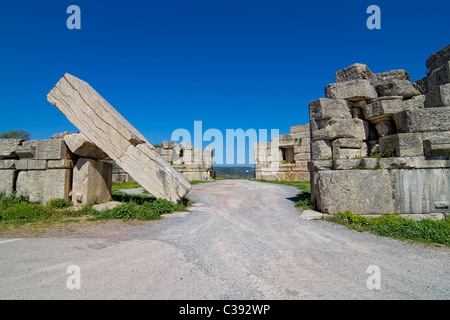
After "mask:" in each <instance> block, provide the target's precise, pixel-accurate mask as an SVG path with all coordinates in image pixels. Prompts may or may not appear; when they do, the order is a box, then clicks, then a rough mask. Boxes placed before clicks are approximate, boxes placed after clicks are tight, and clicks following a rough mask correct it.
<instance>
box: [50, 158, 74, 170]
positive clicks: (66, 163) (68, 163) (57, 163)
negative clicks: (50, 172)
mask: <svg viewBox="0 0 450 320" xmlns="http://www.w3.org/2000/svg"><path fill="white" fill-rule="evenodd" d="M74 166H75V164H74V162H73V160H70V159H62V160H48V161H47V169H73V167H74Z"/></svg>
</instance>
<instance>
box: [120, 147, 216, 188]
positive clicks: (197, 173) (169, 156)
mask: <svg viewBox="0 0 450 320" xmlns="http://www.w3.org/2000/svg"><path fill="white" fill-rule="evenodd" d="M157 151H158V153H159V154H160V155H161V157H162V158H163V159H164V160H166V161H167V162H168V163H170V164H171V165H172V166H173V167H174V168H175V170H176V171H178V172H179V173H181V174H182V175H183V176H184V177H185V178H186V179H187V180H188V181H193V180H211V179H212V171H213V149H212V148H210V147H209V148H206V149H199V148H194V147H193V145H192V143H186V142H180V143H179V144H178V145H177V143H176V142H172V141H164V142H162V143H161V144H160V146H159V148H158V149H157ZM132 181H133V179H132V178H131V177H130V176H129V175H128V174H127V173H126V172H125V171H124V170H122V169H121V168H120V167H119V166H114V169H113V182H114V183H120V182H132Z"/></svg>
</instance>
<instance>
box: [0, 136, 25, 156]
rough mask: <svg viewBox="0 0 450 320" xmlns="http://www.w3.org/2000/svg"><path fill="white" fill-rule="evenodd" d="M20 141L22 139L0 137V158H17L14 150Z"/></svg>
mask: <svg viewBox="0 0 450 320" xmlns="http://www.w3.org/2000/svg"><path fill="white" fill-rule="evenodd" d="M22 141H23V140H22V139H0V159H16V158H19V157H18V156H17V155H16V153H15V151H16V149H17V148H18V147H19V146H20V144H21V143H22Z"/></svg>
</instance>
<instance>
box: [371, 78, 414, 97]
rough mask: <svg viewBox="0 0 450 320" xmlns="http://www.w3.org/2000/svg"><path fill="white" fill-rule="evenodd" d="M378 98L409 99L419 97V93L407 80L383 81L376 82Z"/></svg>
mask: <svg viewBox="0 0 450 320" xmlns="http://www.w3.org/2000/svg"><path fill="white" fill-rule="evenodd" d="M375 88H376V90H377V93H378V96H380V97H385V96H402V97H404V98H410V97H413V96H417V95H420V92H419V91H418V90H417V89H416V88H415V87H414V86H413V84H412V83H411V82H410V81H409V80H399V79H385V80H380V81H377V82H376V86H375Z"/></svg>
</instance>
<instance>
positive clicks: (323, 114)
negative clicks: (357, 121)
mask: <svg viewBox="0 0 450 320" xmlns="http://www.w3.org/2000/svg"><path fill="white" fill-rule="evenodd" d="M309 115H310V118H311V119H316V120H323V119H331V118H343V119H345V118H351V117H352V115H351V113H350V107H349V102H348V101H347V100H343V99H326V98H321V99H317V100H314V101H312V102H310V104H309Z"/></svg>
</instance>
